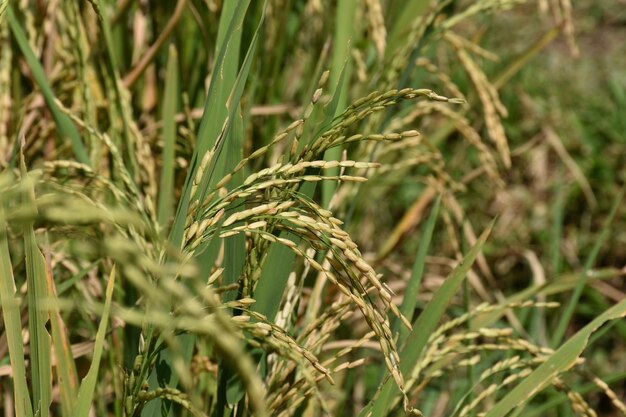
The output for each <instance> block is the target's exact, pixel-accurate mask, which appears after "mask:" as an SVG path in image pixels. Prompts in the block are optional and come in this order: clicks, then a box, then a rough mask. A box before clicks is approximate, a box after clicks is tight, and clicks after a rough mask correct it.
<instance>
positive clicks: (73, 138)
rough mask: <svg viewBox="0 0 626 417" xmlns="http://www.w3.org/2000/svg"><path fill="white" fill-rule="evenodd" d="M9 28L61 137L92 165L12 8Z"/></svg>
mask: <svg viewBox="0 0 626 417" xmlns="http://www.w3.org/2000/svg"><path fill="white" fill-rule="evenodd" d="M7 17H8V21H9V26H10V27H11V31H12V32H13V36H14V37H15V41H16V42H17V45H18V46H19V48H20V50H21V51H22V54H23V55H24V59H26V63H27V64H28V67H29V68H30V70H31V72H32V74H33V78H34V79H35V82H36V83H37V85H38V86H39V89H40V90H41V94H42V95H43V98H44V100H45V101H46V104H47V105H48V108H49V109H50V113H52V117H53V118H54V121H55V123H56V125H57V129H58V132H59V134H60V135H61V137H66V138H68V139H69V140H70V143H71V144H72V149H73V150H74V154H75V156H76V159H77V160H78V161H79V162H81V163H83V164H86V165H91V161H90V160H89V156H88V155H87V151H86V150H85V146H84V145H83V142H82V140H81V138H80V134H79V133H78V130H77V129H76V126H74V123H72V121H71V120H70V118H69V117H68V116H67V115H66V114H65V113H63V112H62V111H61V110H60V109H59V107H58V106H57V104H56V102H55V96H54V93H53V92H52V88H50V85H49V84H48V80H47V79H46V74H45V72H44V70H43V67H42V66H41V64H40V63H39V60H38V59H37V57H36V56H35V53H34V52H33V50H32V49H31V48H30V45H29V43H28V40H27V39H26V34H25V33H24V30H23V29H22V27H21V25H20V23H19V22H18V20H17V18H16V17H15V14H14V13H13V9H12V8H11V7H9V8H8V13H7Z"/></svg>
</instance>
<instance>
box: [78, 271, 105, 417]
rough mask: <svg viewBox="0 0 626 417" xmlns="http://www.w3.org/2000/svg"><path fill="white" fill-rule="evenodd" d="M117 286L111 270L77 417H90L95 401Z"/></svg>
mask: <svg viewBox="0 0 626 417" xmlns="http://www.w3.org/2000/svg"><path fill="white" fill-rule="evenodd" d="M114 284H115V267H113V269H112V270H111V274H110V275H109V280H108V282H107V288H106V298H105V301H104V308H103V310H102V317H100V326H98V332H97V333H96V341H95V345H94V348H93V358H92V359H91V366H89V371H88V372H87V375H86V376H85V378H84V379H83V380H82V383H81V384H80V389H79V391H78V399H77V402H76V410H75V413H74V416H76V417H88V416H89V409H90V406H91V402H92V399H93V394H94V392H95V390H96V382H97V379H98V369H99V368H100V360H101V359H102V351H103V349H104V337H105V336H106V332H107V326H108V324H109V314H110V312H111V299H112V298H113V287H114Z"/></svg>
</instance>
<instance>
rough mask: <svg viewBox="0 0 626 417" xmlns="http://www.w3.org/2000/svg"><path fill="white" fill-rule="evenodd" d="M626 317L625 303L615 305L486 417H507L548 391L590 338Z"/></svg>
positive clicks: (554, 354)
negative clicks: (537, 395) (603, 328)
mask: <svg viewBox="0 0 626 417" xmlns="http://www.w3.org/2000/svg"><path fill="white" fill-rule="evenodd" d="M624 316H626V300H623V301H621V302H620V303H618V304H616V305H614V306H613V307H611V308H610V309H608V310H607V311H605V312H604V313H602V314H601V315H599V316H598V317H596V318H595V319H594V320H593V321H592V322H591V323H589V324H588V325H587V326H585V327H584V328H583V329H582V330H580V331H579V332H578V333H576V334H575V335H574V336H573V337H572V338H570V339H569V340H568V341H567V342H565V344H563V346H561V347H560V348H559V349H558V350H557V351H556V352H554V353H553V354H552V355H551V356H550V358H548V360H546V361H545V362H544V363H542V364H541V365H540V366H539V367H538V368H537V369H535V370H534V371H533V372H532V373H531V374H530V375H528V376H527V377H526V378H524V380H523V381H522V382H520V383H519V384H518V385H517V386H516V387H515V388H513V389H512V390H511V391H509V393H508V394H507V395H505V396H504V398H502V399H501V400H500V401H498V403H497V404H496V405H495V406H493V407H492V408H491V409H490V410H489V412H488V413H487V414H486V415H485V417H504V416H505V415H507V414H508V413H509V412H510V411H511V410H513V409H514V408H516V407H518V406H520V405H522V404H523V403H525V402H527V401H528V400H529V399H530V398H532V397H533V396H534V395H535V394H537V393H538V392H540V391H541V390H542V389H543V388H545V387H546V386H547V385H548V384H549V383H550V381H552V379H553V378H554V377H556V376H557V375H559V374H560V373H561V372H564V371H566V370H568V369H570V368H571V367H572V366H574V364H575V363H576V359H578V357H579V356H580V354H581V353H582V352H583V350H584V349H585V346H587V342H588V341H589V338H590V337H591V334H592V333H593V332H595V331H596V330H597V329H598V328H599V327H600V326H602V325H603V324H604V323H606V322H608V321H610V320H615V319H619V318H621V317H624Z"/></svg>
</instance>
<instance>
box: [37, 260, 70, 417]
mask: <svg viewBox="0 0 626 417" xmlns="http://www.w3.org/2000/svg"><path fill="white" fill-rule="evenodd" d="M45 266H46V281H47V284H48V294H49V296H50V297H51V302H52V303H53V304H54V303H56V302H57V301H58V299H57V291H56V286H55V284H54V277H53V276H52V270H51V268H50V262H48V261H46V265H45ZM49 314H50V328H51V330H52V335H51V336H52V346H53V347H54V359H55V361H56V367H57V379H58V386H59V401H60V403H61V410H63V415H65V416H69V415H71V413H72V412H73V411H74V408H75V407H76V397H77V395H78V374H77V372H76V364H75V363H74V357H73V356H72V350H71V346H70V341H69V338H68V337H67V328H66V326H65V323H64V322H63V319H62V318H61V314H60V313H59V311H58V309H50V310H49Z"/></svg>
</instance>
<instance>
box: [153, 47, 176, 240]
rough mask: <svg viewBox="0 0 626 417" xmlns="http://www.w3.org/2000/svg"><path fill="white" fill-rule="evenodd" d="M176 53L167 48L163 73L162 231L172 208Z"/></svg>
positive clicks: (160, 215) (159, 210)
mask: <svg viewBox="0 0 626 417" xmlns="http://www.w3.org/2000/svg"><path fill="white" fill-rule="evenodd" d="M178 93H179V91H178V53H177V52H176V48H175V47H174V46H173V45H172V46H171V47H170V48H169V55H168V60H167V70H166V73H165V93H164V96H163V111H162V120H163V168H162V169H161V186H160V187H159V207H158V214H157V219H158V221H159V224H160V225H161V228H162V230H163V231H165V232H166V231H167V227H168V222H169V219H170V216H171V214H172V209H173V204H174V203H173V196H174V157H175V153H174V148H175V145H176V122H175V121H174V116H175V114H176V109H177V107H178V106H177V104H178ZM164 234H165V235H166V233H164Z"/></svg>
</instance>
